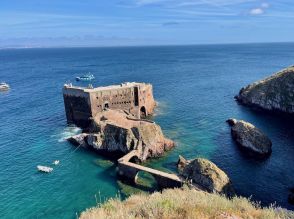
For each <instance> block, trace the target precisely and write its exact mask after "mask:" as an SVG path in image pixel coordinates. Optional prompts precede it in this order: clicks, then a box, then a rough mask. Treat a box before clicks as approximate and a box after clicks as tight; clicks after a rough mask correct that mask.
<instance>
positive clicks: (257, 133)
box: [227, 119, 272, 157]
mask: <svg viewBox="0 0 294 219" xmlns="http://www.w3.org/2000/svg"><path fill="white" fill-rule="evenodd" d="M227 122H228V123H229V125H230V126H231V127H232V128H231V134H232V137H233V139H234V140H235V141H236V142H237V144H238V145H239V146H240V148H241V149H243V150H244V151H245V152H247V153H248V154H250V155H254V156H258V157H267V156H268V155H270V154H271V152H272V142H271V140H270V139H269V138H268V137H267V136H266V135H265V134H264V133H263V132H262V131H261V130H260V129H258V128H256V127H255V126H254V125H252V124H251V123H248V122H245V121H243V120H239V121H238V120H236V119H228V120H227Z"/></svg>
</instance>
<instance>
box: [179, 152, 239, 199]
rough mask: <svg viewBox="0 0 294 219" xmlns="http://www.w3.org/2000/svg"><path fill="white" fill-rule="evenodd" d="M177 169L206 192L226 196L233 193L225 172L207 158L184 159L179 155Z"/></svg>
mask: <svg viewBox="0 0 294 219" xmlns="http://www.w3.org/2000/svg"><path fill="white" fill-rule="evenodd" d="M178 170H179V173H180V174H181V175H182V176H183V177H184V178H186V179H188V180H192V183H195V184H197V185H199V186H201V187H202V188H203V189H205V190H207V191H208V192H217V193H222V194H225V195H227V196H233V195H234V194H235V192H234V188H233V186H232V183H231V180H230V179H229V177H228V176H227V174H226V173H225V172H224V171H222V170H221V169H220V168H218V167H217V166H216V165H215V164H214V163H213V162H211V161H209V160H207V159H203V158H196V159H194V160H186V159H185V158H183V157H182V156H180V158H179V161H178Z"/></svg>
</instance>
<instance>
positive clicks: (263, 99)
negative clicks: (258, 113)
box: [235, 66, 294, 114]
mask: <svg viewBox="0 0 294 219" xmlns="http://www.w3.org/2000/svg"><path fill="white" fill-rule="evenodd" d="M293 91H294V66H291V67H288V68H286V69H283V70H281V71H279V72H277V73H276V74H274V75H272V76H270V77H268V78H265V79H264V80H261V81H258V82H255V83H253V84H250V85H248V86H246V87H243V88H242V89H241V90H240V92H239V94H238V95H237V96H236V97H235V98H236V100H237V101H238V102H239V103H241V104H243V105H246V106H250V107H253V108H260V109H264V110H269V111H274V112H282V113H287V114H293V113H294V92H293Z"/></svg>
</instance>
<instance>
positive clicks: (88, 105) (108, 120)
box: [63, 82, 175, 162]
mask: <svg viewBox="0 0 294 219" xmlns="http://www.w3.org/2000/svg"><path fill="white" fill-rule="evenodd" d="M63 97H64V106H65V112H66V116H67V121H68V122H69V123H74V124H76V125H78V126H80V127H82V128H83V133H82V134H80V135H76V136H72V137H71V138H69V141H70V142H72V143H74V144H75V145H82V146H83V147H90V148H92V149H95V150H96V151H99V152H104V153H108V154H110V155H112V154H114V153H117V154H121V155H125V154H128V153H129V152H131V151H133V150H136V151H137V155H136V156H137V158H138V159H139V161H141V162H143V161H145V160H146V159H147V158H151V157H159V156H161V155H163V153H164V152H165V151H166V150H169V149H171V148H172V147H174V145H175V144H174V142H172V141H171V140H169V139H167V138H165V137H164V135H163V133H162V130H161V128H160V126H159V125H157V124H156V123H155V122H153V121H150V120H147V119H146V118H147V116H149V115H152V113H153V110H154V107H155V105H156V102H155V100H154V98H153V88H152V85H151V84H145V83H135V82H132V83H129V82H128V83H122V84H120V85H112V86H107V87H98V88H82V87H75V86H72V85H65V86H64V88H63Z"/></svg>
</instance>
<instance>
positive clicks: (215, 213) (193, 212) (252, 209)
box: [80, 188, 294, 219]
mask: <svg viewBox="0 0 294 219" xmlns="http://www.w3.org/2000/svg"><path fill="white" fill-rule="evenodd" d="M80 218H81V219H92V218H105V219H106V218H161V219H165V218H166V219H167V218H201V219H206V218H218V219H225V218H226V219H228V218H235V219H239V218H248V219H249V218H258V219H276V218H281V219H283V218H294V214H293V213H291V212H287V211H284V210H281V209H277V208H274V207H268V208H261V207H260V206H259V205H258V204H257V203H253V202H251V201H250V200H248V199H246V198H242V197H235V198H232V199H227V198H226V197H224V196H221V195H218V194H209V193H206V192H201V191H196V190H189V189H187V188H185V189H168V190H164V191H163V192H162V193H159V192H156V193H153V194H149V195H148V194H136V195H132V196H130V197H129V198H128V199H126V200H125V201H120V200H119V199H111V200H109V201H107V202H106V203H105V204H102V205H101V206H100V207H96V208H91V209H88V210H87V211H85V212H83V213H82V214H81V216H80Z"/></svg>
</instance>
